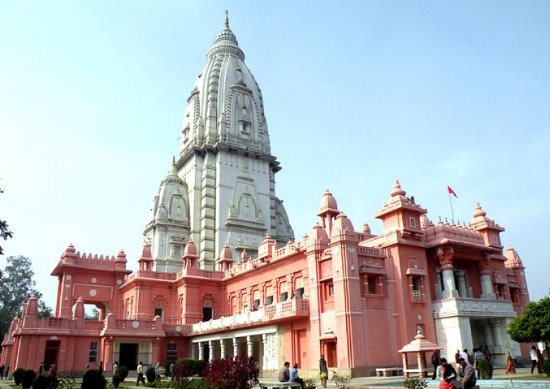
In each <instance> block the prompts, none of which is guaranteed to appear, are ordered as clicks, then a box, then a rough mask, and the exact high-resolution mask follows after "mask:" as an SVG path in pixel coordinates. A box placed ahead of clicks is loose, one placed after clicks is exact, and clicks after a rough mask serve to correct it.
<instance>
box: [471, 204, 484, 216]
mask: <svg viewBox="0 0 550 389" xmlns="http://www.w3.org/2000/svg"><path fill="white" fill-rule="evenodd" d="M486 215H487V213H486V212H485V211H484V210H483V208H481V205H479V203H476V208H475V210H474V214H473V216H474V217H480V216H481V217H485V216H486Z"/></svg>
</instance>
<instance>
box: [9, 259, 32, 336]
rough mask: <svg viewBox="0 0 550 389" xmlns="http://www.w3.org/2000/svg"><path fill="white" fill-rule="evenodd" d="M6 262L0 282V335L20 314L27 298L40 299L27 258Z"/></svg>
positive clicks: (29, 261)
mask: <svg viewBox="0 0 550 389" xmlns="http://www.w3.org/2000/svg"><path fill="white" fill-rule="evenodd" d="M6 262H7V264H6V267H5V268H4V272H3V275H2V279H1V282H0V334H5V333H6V332H7V330H8V328H9V325H10V323H11V321H12V319H13V318H14V317H15V316H18V315H20V314H21V310H22V309H23V305H24V304H25V302H26V301H27V300H28V299H29V297H31V296H32V295H33V294H34V295H35V296H36V297H38V298H40V297H42V294H41V293H40V292H38V291H37V290H36V289H35V285H36V283H35V281H34V280H33V276H34V272H33V271H32V269H31V260H30V259H29V258H27V257H24V256H22V255H19V256H17V257H8V258H6ZM0 336H1V335H0Z"/></svg>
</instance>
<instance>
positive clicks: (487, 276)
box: [477, 255, 496, 300]
mask: <svg viewBox="0 0 550 389" xmlns="http://www.w3.org/2000/svg"><path fill="white" fill-rule="evenodd" d="M490 262H491V257H490V256H489V255H486V256H485V259H484V260H481V261H480V262H479V263H478V265H477V267H478V269H479V274H480V277H479V278H480V281H481V298H483V299H490V300H495V299H496V296H495V292H494V290H493V281H492V280H491V269H490V267H489V265H490Z"/></svg>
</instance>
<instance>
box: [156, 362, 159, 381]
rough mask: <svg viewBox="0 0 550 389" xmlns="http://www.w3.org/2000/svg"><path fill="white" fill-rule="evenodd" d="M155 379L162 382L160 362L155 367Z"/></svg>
mask: <svg viewBox="0 0 550 389" xmlns="http://www.w3.org/2000/svg"><path fill="white" fill-rule="evenodd" d="M155 378H156V380H157V381H160V362H157V364H156V365H155Z"/></svg>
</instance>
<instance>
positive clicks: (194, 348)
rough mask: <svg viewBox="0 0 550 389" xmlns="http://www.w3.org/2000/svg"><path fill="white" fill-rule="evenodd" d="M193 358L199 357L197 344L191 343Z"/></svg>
mask: <svg viewBox="0 0 550 389" xmlns="http://www.w3.org/2000/svg"><path fill="white" fill-rule="evenodd" d="M191 358H192V359H197V344H196V343H191Z"/></svg>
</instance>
